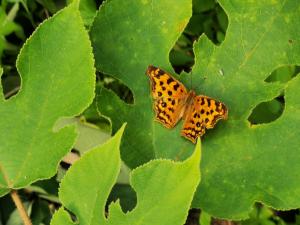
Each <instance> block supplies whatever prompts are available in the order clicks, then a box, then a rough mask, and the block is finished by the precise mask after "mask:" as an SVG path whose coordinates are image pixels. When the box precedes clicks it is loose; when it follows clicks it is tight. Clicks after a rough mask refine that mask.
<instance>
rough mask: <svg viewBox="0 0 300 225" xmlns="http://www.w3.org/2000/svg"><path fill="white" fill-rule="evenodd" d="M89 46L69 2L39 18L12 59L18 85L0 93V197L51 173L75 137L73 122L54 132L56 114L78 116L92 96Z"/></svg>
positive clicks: (81, 23) (90, 52) (92, 77)
mask: <svg viewBox="0 0 300 225" xmlns="http://www.w3.org/2000/svg"><path fill="white" fill-rule="evenodd" d="M93 63H94V61H93V57H92V49H91V46H90V42H89V38H88V35H87V33H86V31H85V29H84V26H83V22H82V20H81V17H80V14H79V11H78V10H77V9H76V8H75V7H74V5H71V6H69V7H67V8H65V9H64V10H62V11H61V12H59V13H58V14H56V15H55V16H54V17H53V18H51V19H49V20H47V21H46V22H44V23H43V24H42V25H41V26H40V27H39V28H38V29H37V30H36V31H35V32H34V34H33V35H32V36H31V37H30V38H29V39H28V40H27V42H26V44H25V45H24V47H23V48H22V50H21V53H20V55H19V57H18V61H17V68H18V71H19V73H20V76H21V78H22V88H21V90H20V92H19V93H18V94H17V96H14V97H12V98H10V99H9V100H4V98H3V96H0V97H1V98H0V115H1V119H0V133H1V135H0V143H1V145H0V196H2V195H4V194H6V193H7V192H9V190H10V189H18V188H22V187H24V186H26V185H28V184H30V183H31V182H33V181H35V180H37V179H42V178H48V177H50V176H52V175H53V174H54V173H55V171H56V168H57V164H58V162H59V160H60V159H61V158H62V157H63V156H64V155H65V154H66V153H67V152H68V151H69V150H70V149H71V147H72V146H73V144H74V141H75V138H76V132H75V127H74V126H68V127H65V128H62V129H60V130H59V131H54V130H53V126H54V124H55V122H56V121H57V119H58V118H60V117H63V116H64V117H67V116H74V115H77V114H79V113H80V112H82V111H83V109H84V108H86V107H87V106H88V105H89V104H90V103H91V101H92V99H93V96H94V82H95V71H94V67H93Z"/></svg>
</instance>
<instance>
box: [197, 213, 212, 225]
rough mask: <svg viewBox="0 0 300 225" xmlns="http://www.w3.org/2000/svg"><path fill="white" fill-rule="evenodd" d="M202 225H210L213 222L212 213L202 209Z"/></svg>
mask: <svg viewBox="0 0 300 225" xmlns="http://www.w3.org/2000/svg"><path fill="white" fill-rule="evenodd" d="M199 224H200V225H210V224H211V215H209V214H208V213H206V212H204V211H201V214H200V218H199Z"/></svg>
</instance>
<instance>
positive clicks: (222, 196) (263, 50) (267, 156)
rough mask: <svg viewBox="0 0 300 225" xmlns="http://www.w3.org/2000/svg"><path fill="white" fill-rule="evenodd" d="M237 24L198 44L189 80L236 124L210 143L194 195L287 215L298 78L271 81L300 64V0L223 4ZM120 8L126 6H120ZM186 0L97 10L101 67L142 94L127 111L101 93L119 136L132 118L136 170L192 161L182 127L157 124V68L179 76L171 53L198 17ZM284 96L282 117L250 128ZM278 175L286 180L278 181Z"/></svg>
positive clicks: (233, 214) (138, 0)
mask: <svg viewBox="0 0 300 225" xmlns="http://www.w3.org/2000/svg"><path fill="white" fill-rule="evenodd" d="M219 2H220V3H221V5H222V6H223V8H224V9H225V11H226V12H227V15H228V18H229V26H228V29H227V32H226V38H225V40H224V42H223V44H222V45H221V46H219V47H217V46H215V45H213V44H212V43H211V42H210V41H209V40H208V39H207V38H206V37H204V36H202V37H201V38H200V40H199V41H198V42H197V43H196V44H195V47H194V51H195V54H196V64H195V66H194V68H193V71H192V73H191V74H192V77H193V79H192V80H191V79H190V78H191V76H183V78H182V79H183V81H184V83H185V84H186V86H187V87H189V84H191V83H192V86H193V89H195V90H196V92H197V93H198V94H205V95H208V96H211V97H214V98H216V99H219V100H221V101H223V102H224V103H226V105H227V106H228V108H229V119H228V121H222V122H220V123H219V124H218V125H217V126H216V127H215V128H214V129H213V130H209V131H208V132H207V134H206V135H205V137H204V138H203V164H202V167H201V168H202V171H203V180H202V182H201V185H200V187H199V189H198V192H197V194H196V197H195V199H194V204H193V206H194V207H201V208H203V209H204V210H205V211H207V212H208V213H209V214H211V215H213V216H217V217H225V218H232V219H240V218H245V217H247V214H248V212H249V211H250V209H251V206H252V204H253V202H255V201H262V202H264V203H266V204H268V205H270V206H272V207H275V208H279V209H289V208H296V207H299V206H300V200H299V199H300V174H299V173H298V171H299V169H300V168H299V161H300V154H299V141H298V137H299V135H300V130H299V126H300V116H299V113H298V111H299V110H300V102H299V97H298V96H299V94H300V93H299V85H300V78H294V79H293V80H291V81H290V82H288V83H287V84H282V83H278V82H275V83H274V82H273V83H267V82H264V80H265V79H266V78H267V77H268V76H269V74H271V72H272V71H273V70H274V69H276V68H278V67H279V66H282V65H287V64H300V54H299V52H300V44H299V43H300V42H299V36H300V26H299V25H300V22H299V21H300V2H299V1H297V0H285V1H281V0H273V1H269V0H264V1H252V0H247V1H239V0H230V1H225V0H220V1H219ZM117 7H118V8H117ZM190 8H191V2H190V1H188V0H185V1H184V0H178V1H174V2H172V3H170V2H169V1H165V0H160V1H147V0H144V1H143V0H135V1H131V2H130V3H129V2H128V3H127V1H117V0H115V1H112V2H108V3H107V4H105V5H104V6H103V7H102V8H100V11H99V13H98V16H97V17H96V19H95V22H94V25H93V28H92V32H91V35H92V42H93V45H94V52H95V58H96V66H97V69H98V70H100V71H102V72H104V73H108V74H111V75H113V76H115V77H117V78H118V79H120V80H121V81H123V82H124V83H125V84H126V85H128V86H129V88H130V89H131V90H132V91H133V94H134V100H135V102H134V104H133V105H126V104H124V102H122V101H121V100H120V99H119V98H118V97H117V96H116V95H114V94H113V93H112V92H110V91H107V90H106V89H102V90H100V91H99V95H98V97H97V101H98V107H99V110H100V111H101V113H102V114H104V115H107V116H109V117H110V118H111V119H112V121H113V126H114V130H116V128H117V127H119V126H120V124H121V123H122V122H123V121H128V130H126V133H125V136H124V142H123V143H124V145H122V153H123V154H122V157H123V159H124V160H125V161H126V162H127V163H128V165H130V166H132V167H134V166H137V165H139V164H140V163H142V162H145V161H147V160H149V159H150V158H152V157H169V158H185V157H186V155H187V154H190V152H191V150H192V147H193V146H192V144H191V143H189V142H188V141H186V140H184V139H183V138H181V137H180V136H179V130H180V127H181V125H179V126H177V127H176V128H175V129H173V130H171V131H170V130H167V129H165V128H163V127H162V126H161V125H159V124H158V123H156V122H154V120H153V112H152V107H151V104H152V103H151V99H150V95H149V82H148V80H147V78H146V76H145V75H144V72H145V70H146V68H147V66H148V65H149V64H154V65H156V66H160V67H162V68H163V69H165V70H167V71H169V72H172V69H171V68H170V66H169V63H168V54H169V50H170V48H171V46H172V45H173V44H174V42H175V40H176V37H178V35H179V33H180V31H181V29H179V28H181V27H183V26H184V25H185V22H186V21H187V18H188V16H189V15H190ZM282 91H284V92H285V109H284V112H283V114H282V116H281V117H280V118H279V119H277V120H275V121H273V122H272V123H269V124H261V125H257V126H251V125H250V124H249V122H248V121H247V118H248V117H249V115H250V114H251V111H252V109H253V108H254V107H255V106H256V105H258V104H259V103H260V102H267V101H270V100H272V99H273V98H275V97H277V96H278V95H279V94H280V93H281V92H282ZM279 177H280V179H278V178H279Z"/></svg>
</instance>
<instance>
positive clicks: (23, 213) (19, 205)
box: [10, 190, 32, 225]
mask: <svg viewBox="0 0 300 225" xmlns="http://www.w3.org/2000/svg"><path fill="white" fill-rule="evenodd" d="M10 195H11V198H12V200H13V201H14V203H15V205H16V207H17V209H18V212H19V214H20V216H21V218H22V220H23V222H24V225H32V223H31V221H30V219H29V216H28V215H27V212H26V210H25V208H24V205H23V203H22V201H21V199H20V197H19V195H18V192H17V191H16V190H12V191H11V192H10Z"/></svg>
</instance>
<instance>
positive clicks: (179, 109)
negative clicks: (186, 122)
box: [146, 66, 188, 128]
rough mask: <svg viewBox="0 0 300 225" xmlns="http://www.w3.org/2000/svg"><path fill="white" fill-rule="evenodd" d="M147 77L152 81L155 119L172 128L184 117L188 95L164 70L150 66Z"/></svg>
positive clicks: (181, 85) (180, 84)
mask: <svg viewBox="0 0 300 225" xmlns="http://www.w3.org/2000/svg"><path fill="white" fill-rule="evenodd" d="M146 73H147V75H148V76H149V77H150V80H151V95H152V97H153V98H154V104H153V108H154V111H155V118H156V120H158V121H159V122H161V123H162V124H163V125H164V126H165V127H167V128H172V127H174V126H175V125H176V123H177V122H178V120H180V118H181V117H182V114H183V112H184V108H185V104H186V100H187V97H188V93H187V91H186V88H185V87H184V86H183V84H182V83H180V82H179V81H178V80H176V79H175V78H173V77H172V76H171V75H169V74H168V73H166V72H164V71H163V70H161V69H159V68H157V67H154V66H149V67H148V69H147V72H146Z"/></svg>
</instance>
